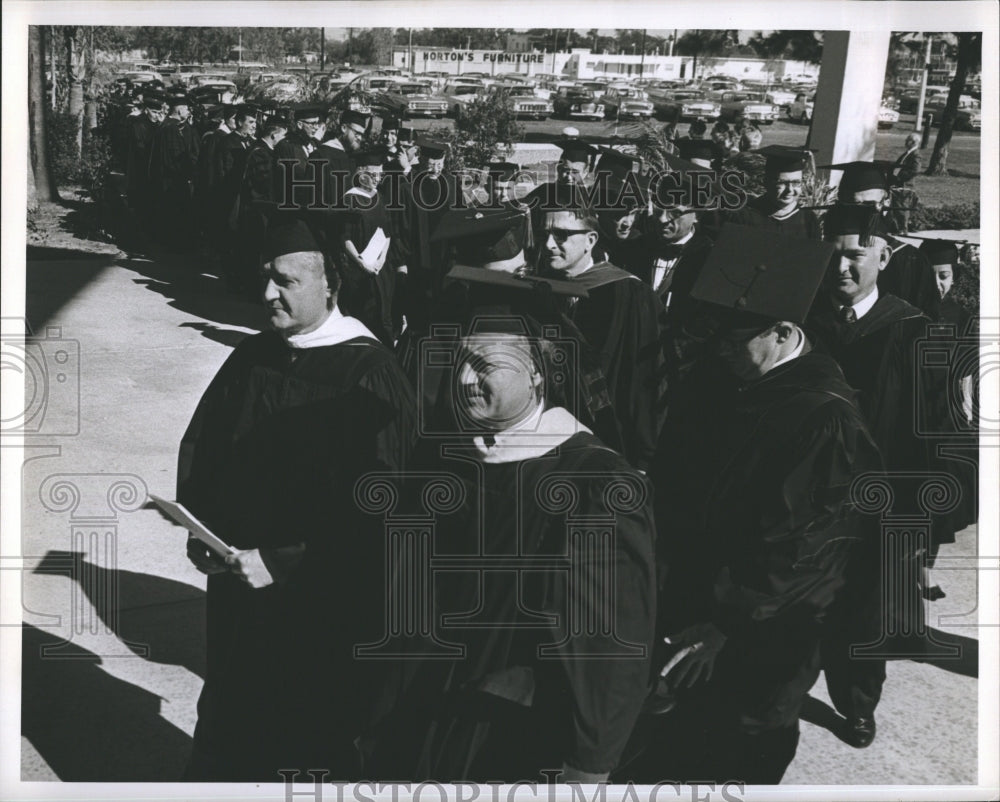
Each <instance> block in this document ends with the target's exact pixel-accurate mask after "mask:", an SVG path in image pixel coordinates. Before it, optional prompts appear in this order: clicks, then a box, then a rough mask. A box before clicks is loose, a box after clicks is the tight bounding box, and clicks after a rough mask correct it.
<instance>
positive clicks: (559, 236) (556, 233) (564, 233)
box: [545, 228, 590, 242]
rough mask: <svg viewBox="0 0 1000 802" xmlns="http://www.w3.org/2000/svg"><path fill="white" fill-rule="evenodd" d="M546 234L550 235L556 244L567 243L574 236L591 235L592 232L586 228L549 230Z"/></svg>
mask: <svg viewBox="0 0 1000 802" xmlns="http://www.w3.org/2000/svg"><path fill="white" fill-rule="evenodd" d="M545 233H546V234H549V235H550V236H551V237H552V239H554V240H555V241H556V242H565V241H566V240H568V239H569V238H570V237H572V236H573V235H574V234H589V233H590V230H589V229H586V228H547V229H546V230H545Z"/></svg>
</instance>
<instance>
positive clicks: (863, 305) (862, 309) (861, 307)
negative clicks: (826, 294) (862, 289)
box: [837, 286, 878, 320]
mask: <svg viewBox="0 0 1000 802" xmlns="http://www.w3.org/2000/svg"><path fill="white" fill-rule="evenodd" d="M877 300H878V287H877V286H876V287H875V289H874V290H872V291H871V294H870V295H868V296H866V297H865V298H863V299H862V300H860V301H858V302H857V303H856V304H853V305H852V306H851V308H852V309H853V310H854V314H855V315H856V316H857V319H858V320H861V318H863V317H864V316H865V315H867V314H868V313H869V312H870V311H871V308H872V307H873V306H875V302H876V301H877ZM845 306H847V304H837V311H840V310H841V309H843V308H844V307H845Z"/></svg>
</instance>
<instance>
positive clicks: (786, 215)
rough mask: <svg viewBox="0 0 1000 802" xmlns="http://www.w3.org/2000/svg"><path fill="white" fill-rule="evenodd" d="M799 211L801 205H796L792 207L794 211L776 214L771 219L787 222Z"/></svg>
mask: <svg viewBox="0 0 1000 802" xmlns="http://www.w3.org/2000/svg"><path fill="white" fill-rule="evenodd" d="M798 210H799V205H798V204H797V203H796V204H795V206H793V207H792V210H791V211H790V212H774V213H772V214H771V218H772V219H774V220H787V219H788V218H789V217H791V216H792V215H793V214H795V213H796V212H797V211H798Z"/></svg>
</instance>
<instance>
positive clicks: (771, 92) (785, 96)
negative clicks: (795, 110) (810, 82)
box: [764, 86, 798, 109]
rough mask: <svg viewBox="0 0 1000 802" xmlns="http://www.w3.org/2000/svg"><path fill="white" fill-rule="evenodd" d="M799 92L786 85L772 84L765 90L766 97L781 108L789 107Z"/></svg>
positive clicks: (769, 101)
mask: <svg viewBox="0 0 1000 802" xmlns="http://www.w3.org/2000/svg"><path fill="white" fill-rule="evenodd" d="M797 94H798V93H797V92H795V90H793V89H788V88H786V87H780V86H772V87H770V88H768V89H765V90H764V99H765V100H766V101H768V103H773V104H774V105H775V106H778V107H779V108H781V109H787V108H788V107H789V106H791V105H792V103H794V102H795V98H796V95H797Z"/></svg>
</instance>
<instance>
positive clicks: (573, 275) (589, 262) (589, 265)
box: [566, 256, 594, 278]
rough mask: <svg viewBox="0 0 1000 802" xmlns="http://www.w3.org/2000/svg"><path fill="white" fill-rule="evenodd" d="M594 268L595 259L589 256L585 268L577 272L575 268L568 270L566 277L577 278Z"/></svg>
mask: <svg viewBox="0 0 1000 802" xmlns="http://www.w3.org/2000/svg"><path fill="white" fill-rule="evenodd" d="M593 266H594V257H593V256H587V262H586V264H585V265H584V267H583V268H582V269H580V270H577V269H576V268H575V267H574V268H573V269H572V270H567V271H566V275H567V276H569V277H570V278H576V277H577V276H579V275H582V274H584V273H586V272H587V271H588V270H590V268H592V267H593Z"/></svg>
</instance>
